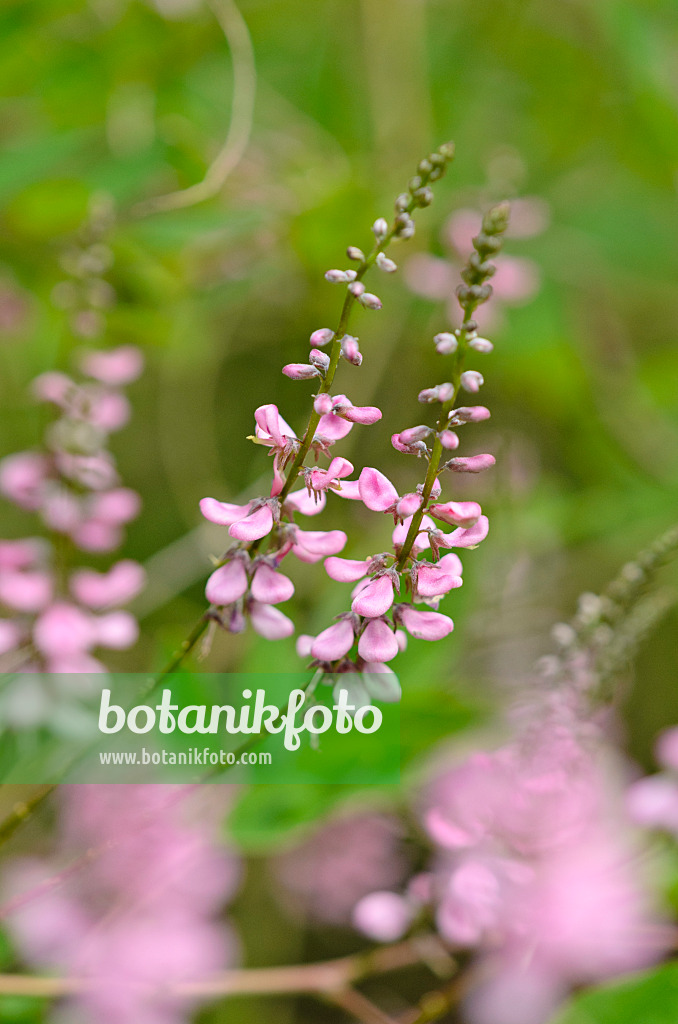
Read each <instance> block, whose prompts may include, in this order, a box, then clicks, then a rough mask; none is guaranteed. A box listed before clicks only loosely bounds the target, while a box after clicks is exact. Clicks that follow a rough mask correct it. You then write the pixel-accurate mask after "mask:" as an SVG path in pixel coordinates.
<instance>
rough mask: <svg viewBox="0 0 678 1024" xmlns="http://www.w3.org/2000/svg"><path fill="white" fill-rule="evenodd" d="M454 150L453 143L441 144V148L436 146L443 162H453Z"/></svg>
mask: <svg viewBox="0 0 678 1024" xmlns="http://www.w3.org/2000/svg"><path fill="white" fill-rule="evenodd" d="M454 150H455V146H454V143H453V142H443V144H442V146H438V152H439V153H440V155H441V156H442V157H444V159H445V160H454Z"/></svg>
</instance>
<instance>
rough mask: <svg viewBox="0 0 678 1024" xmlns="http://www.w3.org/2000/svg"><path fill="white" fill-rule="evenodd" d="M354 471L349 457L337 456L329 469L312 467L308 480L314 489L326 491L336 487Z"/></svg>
mask: <svg viewBox="0 0 678 1024" xmlns="http://www.w3.org/2000/svg"><path fill="white" fill-rule="evenodd" d="M352 472H353V463H351V462H349V461H348V459H343V458H341V457H337V458H334V459H332V461H331V462H330V464H329V466H328V467H327V469H312V470H311V472H310V474H309V477H308V480H309V486H310V488H311V490H312V491H326V490H327V489H328V488H329V487H332V488H334V487H336V486H337V484H339V481H340V480H342V479H343V478H344V477H347V476H350V474H351V473H352Z"/></svg>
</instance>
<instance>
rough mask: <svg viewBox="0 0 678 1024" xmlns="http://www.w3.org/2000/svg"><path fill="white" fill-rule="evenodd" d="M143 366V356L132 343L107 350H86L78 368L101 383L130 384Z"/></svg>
mask: <svg viewBox="0 0 678 1024" xmlns="http://www.w3.org/2000/svg"><path fill="white" fill-rule="evenodd" d="M143 368H144V357H143V355H142V354H141V352H140V350H139V349H138V348H135V346H133V345H120V346H119V347H118V348H114V349H110V350H109V351H108V352H87V353H85V355H83V356H82V358H81V360H80V369H81V370H82V372H83V373H84V374H86V375H87V376H88V377H94V379H95V380H98V381H101V383H102V384H111V385H113V386H120V385H123V384H131V383H132V381H135V380H136V379H137V378H138V377H140V376H141V373H142V371H143Z"/></svg>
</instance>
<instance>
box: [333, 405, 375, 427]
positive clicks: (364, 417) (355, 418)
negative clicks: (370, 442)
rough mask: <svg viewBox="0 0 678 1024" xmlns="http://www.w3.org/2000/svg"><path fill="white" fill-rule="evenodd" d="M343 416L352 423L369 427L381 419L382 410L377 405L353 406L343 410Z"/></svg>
mask: <svg viewBox="0 0 678 1024" xmlns="http://www.w3.org/2000/svg"><path fill="white" fill-rule="evenodd" d="M341 415H342V416H343V417H344V419H346V420H348V421H349V422H350V423H362V424H363V425H365V426H367V425H369V424H371V423H376V422H377V421H378V420H380V419H381V409H377V407H376V406H375V405H351V406H349V408H348V409H342V412H341Z"/></svg>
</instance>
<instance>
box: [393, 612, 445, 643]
mask: <svg viewBox="0 0 678 1024" xmlns="http://www.w3.org/2000/svg"><path fill="white" fill-rule="evenodd" d="M400 617H401V620H402V624H403V626H404V627H405V629H406V630H407V632H408V633H409V634H410V635H411V636H414V637H416V638H417V639H418V640H442V639H443V637H446V636H448V634H450V633H451V632H452V630H453V629H454V623H453V622H452V619H450V618H448V616H447V615H441V614H440V612H420V611H418V610H417V609H416V608H405V609H404V610H403V611H402V612H401V613H400Z"/></svg>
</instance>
